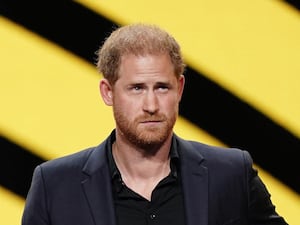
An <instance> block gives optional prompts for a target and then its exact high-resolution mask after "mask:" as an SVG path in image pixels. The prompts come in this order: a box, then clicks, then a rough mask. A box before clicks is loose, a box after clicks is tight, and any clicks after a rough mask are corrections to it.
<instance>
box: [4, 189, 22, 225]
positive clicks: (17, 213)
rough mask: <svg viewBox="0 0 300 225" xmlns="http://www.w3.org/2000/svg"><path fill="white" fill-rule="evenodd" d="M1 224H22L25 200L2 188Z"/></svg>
mask: <svg viewBox="0 0 300 225" xmlns="http://www.w3.org/2000/svg"><path fill="white" fill-rule="evenodd" d="M0 202H1V204H0V212H1V216H0V224H2V225H10V224H21V217H22V212H23V208H24V199H22V198H20V197H19V196H17V195H15V194H13V193H12V192H10V191H9V190H7V189H5V188H4V187H2V186H0Z"/></svg>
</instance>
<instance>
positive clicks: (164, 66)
mask: <svg viewBox="0 0 300 225" xmlns="http://www.w3.org/2000/svg"><path fill="white" fill-rule="evenodd" d="M151 74H152V75H155V74H157V75H158V74H161V75H163V74H173V75H174V76H175V74H174V66H173V64H172V62H171V58H170V56H169V55H168V54H155V55H153V54H146V55H133V54H127V55H124V56H122V58H121V64H120V68H119V75H120V76H122V75H151Z"/></svg>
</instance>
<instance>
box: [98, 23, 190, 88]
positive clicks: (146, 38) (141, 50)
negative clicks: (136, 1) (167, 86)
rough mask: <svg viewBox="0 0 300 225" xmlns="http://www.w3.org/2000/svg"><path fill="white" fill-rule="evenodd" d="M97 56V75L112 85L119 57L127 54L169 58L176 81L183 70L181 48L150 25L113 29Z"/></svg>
mask: <svg viewBox="0 0 300 225" xmlns="http://www.w3.org/2000/svg"><path fill="white" fill-rule="evenodd" d="M96 54H97V56H98V58H97V69H98V71H99V73H102V74H103V76H104V78H106V79H107V80H108V81H109V82H110V84H112V85H113V84H114V83H115V82H116V81H117V80H118V78H119V74H118V72H119V68H120V63H121V58H122V56H124V55H128V54H134V55H136V56H144V55H146V54H151V55H159V54H168V55H169V56H170V59H171V62H172V64H173V66H174V74H175V76H176V77H177V78H178V77H179V76H180V75H181V74H183V72H184V69H185V64H184V61H183V57H182V54H181V49H180V45H179V44H178V43H177V41H176V40H175V38H174V37H173V36H171V35H170V34H169V33H168V32H166V31H165V30H163V29H161V28H160V27H158V26H157V25H153V24H141V23H137V24H131V25H126V26H123V27H119V28H117V29H115V30H114V31H113V32H112V33H111V34H110V35H109V36H108V37H107V38H106V39H105V41H104V43H103V45H102V46H101V47H100V48H99V50H98V51H97V52H96Z"/></svg>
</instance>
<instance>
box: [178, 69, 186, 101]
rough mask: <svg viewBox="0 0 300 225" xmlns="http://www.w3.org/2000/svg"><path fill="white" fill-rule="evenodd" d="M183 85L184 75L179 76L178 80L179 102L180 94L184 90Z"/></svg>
mask: <svg viewBox="0 0 300 225" xmlns="http://www.w3.org/2000/svg"><path fill="white" fill-rule="evenodd" d="M184 84H185V77H184V75H180V77H179V79H178V95H179V100H181V97H182V93H183V90H184Z"/></svg>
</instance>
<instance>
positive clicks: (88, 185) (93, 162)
mask: <svg viewBox="0 0 300 225" xmlns="http://www.w3.org/2000/svg"><path fill="white" fill-rule="evenodd" d="M110 141H111V136H109V137H108V138H107V139H106V140H105V141H104V142H103V143H101V144H100V145H99V146H97V147H95V148H94V149H91V153H90V155H89V157H88V159H87V161H86V163H85V165H84V167H83V169H82V172H83V173H84V179H83V180H82V182H81V184H82V188H83V191H84V193H85V196H86V199H87V201H88V204H89V206H90V209H91V213H92V216H93V218H94V221H95V225H107V224H110V225H115V224H116V219H115V213H114V206H113V195H112V187H111V176H110V171H109V167H108V163H107V155H106V151H107V146H108V145H110V144H111V143H110Z"/></svg>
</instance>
